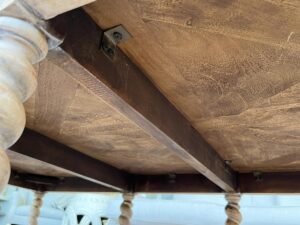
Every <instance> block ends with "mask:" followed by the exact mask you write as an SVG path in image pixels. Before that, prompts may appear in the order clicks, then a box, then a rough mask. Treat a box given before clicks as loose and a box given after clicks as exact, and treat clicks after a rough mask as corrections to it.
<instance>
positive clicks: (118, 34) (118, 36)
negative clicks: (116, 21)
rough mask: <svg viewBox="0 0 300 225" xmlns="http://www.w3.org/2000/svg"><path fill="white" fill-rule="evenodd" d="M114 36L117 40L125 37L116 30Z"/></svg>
mask: <svg viewBox="0 0 300 225" xmlns="http://www.w3.org/2000/svg"><path fill="white" fill-rule="evenodd" d="M113 37H114V39H115V40H116V41H121V40H122V38H123V35H122V34H121V33H120V32H119V31H115V32H114V33H113Z"/></svg>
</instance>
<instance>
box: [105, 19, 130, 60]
mask: <svg viewBox="0 0 300 225" xmlns="http://www.w3.org/2000/svg"><path fill="white" fill-rule="evenodd" d="M131 37H132V36H131V34H130V33H129V32H128V31H127V30H126V29H125V28H124V27H123V26H122V25H119V26H116V27H114V28H111V29H109V30H107V31H105V32H104V34H103V38H102V41H101V49H102V50H103V52H104V54H105V55H106V56H107V57H108V58H110V59H111V60H114V57H115V53H116V49H117V45H118V44H120V43H121V42H124V41H127V40H128V39H130V38H131Z"/></svg>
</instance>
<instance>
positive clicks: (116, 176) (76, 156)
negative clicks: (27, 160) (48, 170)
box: [10, 129, 130, 191]
mask: <svg viewBox="0 0 300 225" xmlns="http://www.w3.org/2000/svg"><path fill="white" fill-rule="evenodd" d="M10 150H12V151H15V152H18V153H20V154H23V155H26V156H29V157H31V158H34V159H37V160H40V161H43V162H46V163H49V164H52V165H55V166H57V167H60V168H62V169H65V170H68V171H70V172H72V173H73V174H74V176H77V177H80V178H82V179H85V180H88V181H91V182H94V183H97V184H100V185H103V186H105V187H108V188H111V189H114V190H117V191H128V190H129V181H130V176H129V175H128V174H127V173H125V172H123V171H120V170H118V169H116V168H114V167H112V166H110V165H107V164H105V163H103V162H100V161H98V160H96V159H93V158H91V157H89V156H86V155H84V154H82V153H80V152H78V151H75V150H73V149H71V148H69V147H67V146H65V145H63V144H60V143H58V142H56V141H54V140H51V139H49V138H47V137H45V136H43V135H41V134H39V133H37V132H34V131H32V130H28V129H26V130H25V131H24V133H23V135H22V137H21V138H20V139H19V141H18V142H17V143H16V144H15V145H13V146H12V147H11V148H10Z"/></svg>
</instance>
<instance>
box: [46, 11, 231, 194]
mask: <svg viewBox="0 0 300 225" xmlns="http://www.w3.org/2000/svg"><path fill="white" fill-rule="evenodd" d="M66 18H67V19H69V22H68V23H67V27H68V32H67V36H66V38H65V41H64V43H63V45H62V48H63V50H64V51H65V52H66V53H68V54H69V56H70V57H71V58H73V59H74V60H76V61H77V62H78V63H80V64H81V66H77V67H76V66H74V65H69V66H68V64H67V63H66V65H65V67H64V68H65V70H66V71H67V72H68V73H69V74H71V75H72V76H73V78H74V79H75V80H77V82H79V83H80V84H81V85H83V86H85V87H86V88H87V89H89V90H90V91H91V92H92V93H94V94H95V95H96V96H98V97H99V98H101V99H102V100H104V101H105V102H106V103H108V104H109V105H111V106H112V107H113V108H114V109H116V110H117V111H119V112H120V113H121V114H123V115H124V116H125V117H127V118H128V119H130V120H131V121H133V122H134V123H135V124H137V125H138V126H139V127H141V128H142V129H143V130H145V132H147V133H148V134H150V135H151V136H152V137H154V138H155V139H156V140H157V141H159V142H160V143H162V144H164V145H165V146H167V147H168V149H169V150H171V151H172V152H174V153H175V154H177V155H178V156H179V157H180V158H181V159H183V160H184V161H185V162H186V163H188V164H189V165H190V166H191V167H193V168H195V169H196V170H197V171H198V172H200V173H201V174H203V175H204V176H205V177H207V178H208V179H209V180H211V181H212V182H213V183H215V184H216V185H218V186H219V187H220V188H222V189H223V190H225V191H233V190H234V189H235V187H236V176H235V173H234V172H233V171H232V170H231V169H230V168H229V167H228V166H227V165H226V164H225V163H224V161H223V159H222V158H221V157H220V156H219V155H218V154H217V153H216V151H215V150H214V149H213V148H212V147H211V146H210V145H209V144H208V143H207V142H206V141H205V139H204V138H203V137H202V136H201V135H200V134H199V133H198V132H197V131H196V129H195V128H194V127H193V126H192V125H191V123H190V122H189V121H188V120H187V119H186V118H185V117H184V116H183V115H182V114H181V113H180V112H179V111H178V110H177V109H176V108H175V107H174V106H173V105H172V104H171V103H170V102H169V101H168V99H167V98H166V97H165V96H164V95H163V94H162V93H161V92H160V91H159V90H158V89H157V88H156V87H155V86H154V85H153V84H152V82H151V81H150V80H149V79H148V78H147V74H144V73H143V72H142V70H141V69H139V68H138V67H137V66H136V65H135V64H134V63H133V62H132V61H131V60H130V59H129V58H128V57H127V56H126V55H125V54H124V53H123V52H122V51H121V50H120V49H119V48H118V49H117V51H116V52H115V58H114V60H113V61H111V60H110V59H109V58H108V57H106V56H105V55H104V53H103V52H102V51H101V50H100V48H99V46H100V42H101V38H102V35H103V31H102V30H101V29H100V28H99V27H98V26H97V25H96V24H95V23H94V22H93V21H92V20H91V19H90V17H88V16H87V15H86V14H85V13H84V12H83V11H81V10H76V11H73V12H71V13H68V14H66V15H64V17H60V18H58V19H57V20H61V22H60V24H62V23H63V22H66V20H67V19H66ZM133 38H134V37H133ZM57 58H59V59H60V60H57V62H56V63H57V64H62V63H64V62H63V61H62V57H57ZM68 60H70V58H68ZM51 61H52V62H54V63H55V58H54V59H52V60H51ZM66 61H67V60H66ZM145 63H147V62H145ZM162 76H163V74H162ZM179 91H180V90H179Z"/></svg>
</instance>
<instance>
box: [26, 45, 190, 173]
mask: <svg viewBox="0 0 300 225" xmlns="http://www.w3.org/2000/svg"><path fill="white" fill-rule="evenodd" d="M37 67H38V71H39V73H38V83H39V85H38V88H37V91H36V93H35V96H33V97H32V98H31V99H30V100H29V101H27V103H26V105H25V106H26V107H25V108H26V114H27V127H29V128H31V129H33V130H36V131H38V132H40V133H42V134H44V135H46V136H48V137H50V138H52V139H55V140H57V141H59V142H61V143H63V144H66V145H68V146H70V147H72V148H74V149H78V150H79V151H81V152H82V153H85V154H87V155H89V156H92V157H94V158H96V159H99V160H101V161H103V162H106V163H108V164H110V165H113V166H115V167H117V168H119V169H122V170H126V171H128V172H133V173H141V174H164V173H173V172H179V173H189V172H194V170H193V169H192V168H191V167H189V166H188V165H186V164H185V163H184V162H183V161H181V160H180V159H178V158H177V157H176V156H175V155H173V154H172V153H170V152H169V151H167V149H166V147H164V146H162V145H161V144H159V143H158V142H157V141H155V140H154V139H153V138H151V137H150V136H149V135H147V134H146V133H145V132H144V131H143V130H141V129H140V128H139V127H137V126H136V125H135V124H134V123H132V122H130V121H129V120H128V119H126V118H125V117H123V116H121V115H120V114H119V113H117V112H116V111H115V110H114V109H113V108H111V107H110V106H109V105H107V104H106V103H105V102H103V101H102V100H101V99H100V98H98V97H96V96H95V95H94V94H92V93H91V92H89V91H88V90H87V89H85V88H84V87H83V86H82V85H80V84H79V83H78V81H76V80H74V79H73V78H72V77H73V76H75V75H76V74H75V73H77V74H79V76H80V75H84V73H86V71H85V70H84V69H83V68H82V67H81V66H80V65H79V64H78V63H76V62H75V61H74V60H73V59H72V58H71V57H69V56H68V55H66V54H65V53H64V52H63V51H61V50H57V51H52V52H50V53H49V55H48V58H47V59H46V60H45V61H44V62H42V63H41V64H40V65H39V66H37ZM66 68H71V69H72V71H70V72H66V70H65V69H66ZM70 73H73V74H72V75H70Z"/></svg>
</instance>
